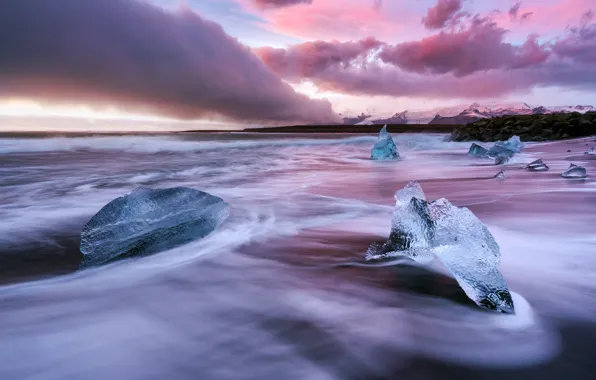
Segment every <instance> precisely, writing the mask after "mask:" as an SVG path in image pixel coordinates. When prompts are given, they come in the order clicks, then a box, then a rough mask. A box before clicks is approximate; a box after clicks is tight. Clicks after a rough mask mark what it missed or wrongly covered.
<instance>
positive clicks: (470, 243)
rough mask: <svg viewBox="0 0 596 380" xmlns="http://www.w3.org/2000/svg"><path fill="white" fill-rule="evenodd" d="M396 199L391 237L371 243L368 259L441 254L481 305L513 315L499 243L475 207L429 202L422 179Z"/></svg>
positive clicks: (427, 259) (423, 260) (421, 257)
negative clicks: (377, 242) (475, 212)
mask: <svg viewBox="0 0 596 380" xmlns="http://www.w3.org/2000/svg"><path fill="white" fill-rule="evenodd" d="M395 200H396V204H395V211H394V213H393V217H392V222H391V233H390V236H389V239H388V240H387V242H386V243H385V244H383V245H380V244H373V245H371V247H370V248H369V251H368V252H367V257H366V259H367V260H377V259H383V258H387V257H396V256H405V257H409V258H411V259H413V260H416V261H418V262H420V263H428V262H430V261H432V260H433V258H434V257H435V256H436V257H439V259H440V260H441V261H442V262H443V264H444V265H445V266H446V267H447V268H448V269H449V270H450V271H451V272H452V273H453V275H454V277H455V279H456V280H457V281H458V283H459V284H460V286H461V287H462V289H463V290H464V292H465V293H466V294H467V295H468V297H470V299H472V300H473V301H474V302H475V303H476V304H477V305H478V306H480V307H483V308H486V309H490V310H495V311H501V312H504V313H513V302H512V300H511V295H510V293H509V290H508V289H507V284H506V283H505V280H504V279H503V276H502V275H501V274H500V273H499V270H498V266H499V263H500V259H501V253H500V250H499V245H498V244H497V242H496V241H495V239H494V238H493V236H492V235H491V233H490V232H489V231H488V229H487V228H486V226H485V225H484V224H482V222H480V220H479V219H478V218H477V217H476V216H475V215H474V214H473V213H472V212H471V211H470V210H468V209H467V208H460V207H455V206H453V205H452V204H451V203H450V202H449V201H448V200H447V199H438V200H436V201H434V202H432V203H428V202H427V201H426V199H425V196H424V192H423V191H422V188H421V187H420V185H419V184H418V183H416V182H410V183H409V184H408V185H407V186H406V187H404V188H403V189H402V190H399V191H398V192H397V193H396V194H395Z"/></svg>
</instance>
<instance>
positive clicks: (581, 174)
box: [561, 164, 588, 179]
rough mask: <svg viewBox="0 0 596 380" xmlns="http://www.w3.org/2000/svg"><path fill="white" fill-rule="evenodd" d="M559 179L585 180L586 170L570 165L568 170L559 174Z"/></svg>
mask: <svg viewBox="0 0 596 380" xmlns="http://www.w3.org/2000/svg"><path fill="white" fill-rule="evenodd" d="M561 177H563V178H572V179H573V178H586V177H588V174H587V172H586V168H584V167H583V166H578V165H575V164H570V165H569V168H568V169H567V170H565V171H564V172H563V173H562V174H561Z"/></svg>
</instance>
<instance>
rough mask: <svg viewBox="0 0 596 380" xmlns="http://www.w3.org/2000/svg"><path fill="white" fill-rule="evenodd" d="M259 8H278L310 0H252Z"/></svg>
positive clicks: (310, 2) (309, 1)
mask: <svg viewBox="0 0 596 380" xmlns="http://www.w3.org/2000/svg"><path fill="white" fill-rule="evenodd" d="M252 1H253V2H254V3H255V4H256V5H257V6H258V7H261V8H280V7H288V6H290V5H296V4H312V0H252Z"/></svg>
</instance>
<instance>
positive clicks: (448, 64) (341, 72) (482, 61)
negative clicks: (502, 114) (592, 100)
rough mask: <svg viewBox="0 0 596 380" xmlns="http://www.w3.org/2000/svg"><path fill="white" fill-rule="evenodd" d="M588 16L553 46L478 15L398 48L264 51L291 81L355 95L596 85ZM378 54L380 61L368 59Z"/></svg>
mask: <svg viewBox="0 0 596 380" xmlns="http://www.w3.org/2000/svg"><path fill="white" fill-rule="evenodd" d="M584 19H585V20H584V22H583V24H581V25H580V26H579V27H577V28H571V29H570V31H569V32H568V33H567V35H566V36H565V37H564V38H562V39H559V40H558V41H556V42H554V43H545V44H540V43H539V42H538V37H537V36H536V35H530V36H529V37H527V39H526V42H525V43H524V44H522V45H521V46H517V45H513V44H510V43H507V42H504V36H505V35H506V33H507V31H506V30H505V29H503V28H501V27H499V26H497V25H496V23H494V22H493V21H492V20H491V19H488V18H479V17H476V18H474V19H472V22H471V23H470V24H469V25H468V26H467V28H464V29H461V30H451V31H449V32H445V31H443V32H440V33H438V34H435V35H432V36H429V37H427V38H423V39H421V40H419V41H410V42H407V43H402V44H397V45H394V46H391V45H388V44H381V43H379V42H378V41H376V40H374V41H375V43H374V44H366V43H365V40H363V41H359V42H352V43H349V44H346V45H343V44H342V43H339V42H335V43H332V44H331V46H327V45H325V44H329V43H323V45H321V46H325V48H324V49H313V48H312V47H313V46H317V45H318V44H317V43H314V42H311V43H308V44H301V46H299V47H290V48H288V49H277V50H276V51H275V54H272V55H269V56H263V55H262V54H259V55H260V56H261V58H262V59H263V60H264V62H265V63H266V64H267V65H269V66H270V67H271V68H272V69H273V70H274V71H276V72H277V73H279V74H280V75H282V76H284V77H286V78H288V79H290V80H293V81H300V80H309V81H312V82H313V83H314V84H315V85H316V86H317V87H318V88H319V89H321V90H324V91H335V92H339V93H346V94H351V95H367V96H377V95H379V96H380V95H384V96H397V97H401V96H409V97H423V98H443V99H449V98H453V97H458V98H493V97H496V96H505V95H510V94H514V93H524V92H525V93H527V92H529V91H531V90H532V89H533V88H536V87H547V86H559V87H563V88H569V89H586V88H591V89H596V65H595V63H596V54H595V53H594V52H595V51H596V45H595V44H596V43H595V42H594V41H596V25H595V24H593V23H592V19H591V18H590V17H587V16H586V17H585V18H584ZM306 47H308V48H306ZM331 47H333V49H331ZM344 49H345V52H344ZM327 50H331V51H332V52H333V54H331V55H329V54H325V53H324V52H325V51H327ZM338 52H339V53H338ZM342 52H343V53H342ZM371 54H373V55H374V54H377V56H378V57H379V59H377V60H370V59H368V60H367V61H366V62H362V61H361V60H360V58H361V57H362V56H370V55H371ZM330 56H331V57H333V58H332V59H330V58H329V57H330ZM379 60H382V61H383V62H384V63H385V64H382V63H380V62H379ZM305 68H306V69H305Z"/></svg>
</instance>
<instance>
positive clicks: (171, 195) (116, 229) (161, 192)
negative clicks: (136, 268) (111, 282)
mask: <svg viewBox="0 0 596 380" xmlns="http://www.w3.org/2000/svg"><path fill="white" fill-rule="evenodd" d="M228 215H229V205H228V203H226V202H225V201H224V200H223V199H221V198H219V197H216V196H213V195H211V194H208V193H205V192H203V191H199V190H195V189H191V188H187V187H174V188H168V189H150V188H147V187H139V188H136V189H135V190H133V191H132V192H131V193H130V194H128V195H125V196H122V197H119V198H116V199H114V200H112V201H111V202H110V203H108V204H107V205H105V206H104V207H103V208H102V209H101V210H99V212H98V213H97V214H95V215H94V216H93V217H92V218H91V220H89V222H88V223H87V224H86V225H85V227H84V228H83V230H82V232H81V252H82V253H83V255H84V256H83V263H82V266H92V265H100V264H105V263H108V262H110V261H114V260H118V259H123V258H128V257H133V256H145V255H149V254H153V253H157V252H160V251H163V250H167V249H170V248H173V247H176V246H179V245H182V244H186V243H188V242H190V241H192V240H196V239H200V238H202V237H204V236H206V235H208V234H209V233H211V232H212V231H213V230H215V229H216V228H217V227H219V225H220V224H221V223H223V221H224V220H225V219H226V218H227V217H228Z"/></svg>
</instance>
